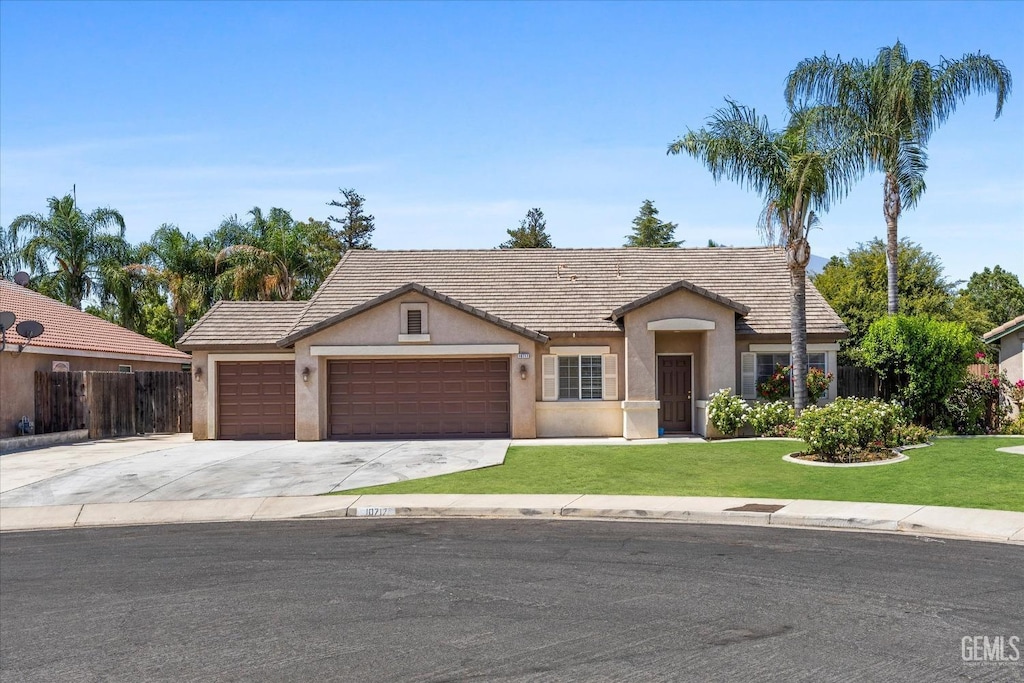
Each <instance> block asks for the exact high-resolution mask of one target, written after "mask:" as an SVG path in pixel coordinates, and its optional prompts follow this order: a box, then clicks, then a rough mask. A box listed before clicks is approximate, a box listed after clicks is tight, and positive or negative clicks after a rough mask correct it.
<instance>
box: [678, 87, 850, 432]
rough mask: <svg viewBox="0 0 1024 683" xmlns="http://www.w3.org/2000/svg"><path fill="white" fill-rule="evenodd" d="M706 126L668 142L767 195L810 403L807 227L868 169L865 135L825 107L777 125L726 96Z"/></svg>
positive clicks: (800, 396) (797, 399)
mask: <svg viewBox="0 0 1024 683" xmlns="http://www.w3.org/2000/svg"><path fill="white" fill-rule="evenodd" d="M726 102H727V103H728V105H727V106H725V107H722V108H720V109H718V110H717V111H715V113H714V114H712V116H711V117H710V118H709V119H708V121H707V125H706V126H705V127H704V128H701V129H700V130H698V131H688V132H687V133H686V135H684V136H683V137H681V138H679V139H678V140H676V141H675V142H673V143H672V144H671V145H669V148H668V153H669V154H684V153H685V154H688V155H690V156H692V157H694V158H696V159H698V160H699V161H700V162H702V163H703V164H704V165H705V166H706V167H707V168H708V170H709V171H711V174H712V176H714V178H715V180H716V181H718V180H720V179H722V178H728V179H730V180H733V181H735V182H737V183H739V184H741V185H743V186H745V187H747V188H749V189H752V190H754V191H755V192H757V193H758V194H759V195H761V197H762V198H763V199H764V209H763V210H762V212H761V216H760V218H759V220H758V228H759V229H760V231H761V233H762V234H763V236H764V238H765V241H766V242H768V243H769V244H778V245H780V246H782V247H784V248H785V250H786V255H787V263H788V266H789V280H790V339H791V344H792V353H791V360H792V363H793V382H794V384H793V405H794V408H795V409H796V411H797V414H799V412H800V411H801V410H803V408H804V406H805V405H806V404H807V312H806V283H807V262H808V261H809V260H810V257H811V248H810V244H809V242H808V233H809V232H810V230H811V228H813V227H815V226H816V225H817V223H818V218H817V213H818V212H824V211H827V210H828V208H829V205H830V203H831V202H832V201H837V200H839V199H840V198H842V197H843V196H845V195H846V193H847V192H849V189H850V188H851V187H852V185H853V183H854V182H855V181H856V180H857V178H859V177H860V176H861V175H862V174H863V170H864V163H863V158H862V156H861V154H860V146H859V138H858V135H857V131H856V130H854V129H850V130H842V135H837V134H836V133H837V132H838V129H832V128H830V127H825V126H822V125H821V121H822V120H824V119H825V118H826V117H828V118H830V119H831V118H833V116H834V118H835V120H836V121H839V120H841V117H840V116H839V115H838V114H835V113H834V112H829V111H825V110H822V109H812V110H797V111H794V112H792V113H791V115H790V120H789V123H788V125H787V126H786V127H785V128H784V129H782V130H772V128H771V127H770V126H769V125H768V119H767V118H765V117H759V116H758V115H757V113H756V112H755V111H754V110H753V109H750V108H747V107H744V106H742V105H739V104H737V103H735V102H733V101H732V100H726Z"/></svg>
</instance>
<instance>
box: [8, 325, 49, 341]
mask: <svg viewBox="0 0 1024 683" xmlns="http://www.w3.org/2000/svg"><path fill="white" fill-rule="evenodd" d="M14 329H16V330H17V331H18V334H20V335H21V336H22V337H24V338H25V339H27V340H29V341H32V340H33V339H35V338H36V337H38V336H39V335H41V334H42V333H43V324H42V323H41V322H39V321H38V320H22V321H21V322H20V323H18V326H17V327H15V328H14Z"/></svg>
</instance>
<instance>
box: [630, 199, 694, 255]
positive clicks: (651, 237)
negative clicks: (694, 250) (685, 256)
mask: <svg viewBox="0 0 1024 683" xmlns="http://www.w3.org/2000/svg"><path fill="white" fill-rule="evenodd" d="M677 227H679V226H678V225H676V224H675V223H667V222H665V221H663V220H661V219H660V218H658V210H657V209H656V208H654V202H652V201H651V200H650V199H645V200H644V202H643V204H641V205H640V213H639V214H637V216H636V218H634V219H633V232H632V233H630V234H629V235H626V243H625V244H624V245H623V246H626V247H665V248H675V247H678V246H679V245H680V244H682V243H683V242H684V241H685V240H676V239H673V238H674V237H675V233H676V228H677Z"/></svg>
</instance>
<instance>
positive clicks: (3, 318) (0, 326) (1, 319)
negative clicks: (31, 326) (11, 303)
mask: <svg viewBox="0 0 1024 683" xmlns="http://www.w3.org/2000/svg"><path fill="white" fill-rule="evenodd" d="M15 320H17V316H15V315H14V314H13V313H11V312H10V311H3V312H2V313H0V332H6V331H7V330H9V329H11V328H12V327H14V321H15Z"/></svg>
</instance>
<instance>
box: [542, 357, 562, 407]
mask: <svg viewBox="0 0 1024 683" xmlns="http://www.w3.org/2000/svg"><path fill="white" fill-rule="evenodd" d="M540 367H541V399H542V400H544V401H557V400H558V356H555V355H544V356H541V357H540Z"/></svg>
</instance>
